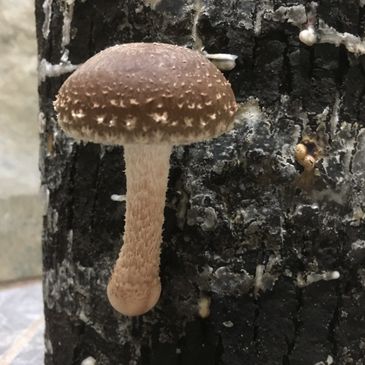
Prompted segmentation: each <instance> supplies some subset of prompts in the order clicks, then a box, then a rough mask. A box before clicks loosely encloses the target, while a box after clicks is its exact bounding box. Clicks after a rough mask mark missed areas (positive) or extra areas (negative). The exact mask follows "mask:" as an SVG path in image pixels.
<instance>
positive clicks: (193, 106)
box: [187, 103, 195, 109]
mask: <svg viewBox="0 0 365 365" xmlns="http://www.w3.org/2000/svg"><path fill="white" fill-rule="evenodd" d="M187 107H188V109H195V103H191V104H188V105H187Z"/></svg>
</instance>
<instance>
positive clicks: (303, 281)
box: [297, 271, 341, 288]
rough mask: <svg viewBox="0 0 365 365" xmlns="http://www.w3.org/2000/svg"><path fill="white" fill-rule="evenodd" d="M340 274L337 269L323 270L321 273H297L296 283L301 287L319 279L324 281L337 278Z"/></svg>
mask: <svg viewBox="0 0 365 365" xmlns="http://www.w3.org/2000/svg"><path fill="white" fill-rule="evenodd" d="M340 276H341V275H340V273H339V272H338V271H324V272H321V273H315V272H311V273H308V274H307V275H305V274H304V275H303V274H302V273H299V274H298V276H297V285H298V286H299V287H300V288H303V287H305V286H308V285H310V284H312V283H315V282H317V281H320V280H324V281H329V280H337V279H339V278H340Z"/></svg>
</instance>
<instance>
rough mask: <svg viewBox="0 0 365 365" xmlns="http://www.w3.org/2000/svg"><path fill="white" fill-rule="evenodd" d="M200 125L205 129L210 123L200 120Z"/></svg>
mask: <svg viewBox="0 0 365 365" xmlns="http://www.w3.org/2000/svg"><path fill="white" fill-rule="evenodd" d="M199 124H200V126H201V127H202V128H204V127H205V126H206V125H207V124H208V123H207V122H206V121H205V120H203V119H200V121H199Z"/></svg>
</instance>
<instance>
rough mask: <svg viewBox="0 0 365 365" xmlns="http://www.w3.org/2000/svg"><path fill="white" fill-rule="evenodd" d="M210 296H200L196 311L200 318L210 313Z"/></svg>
mask: <svg viewBox="0 0 365 365" xmlns="http://www.w3.org/2000/svg"><path fill="white" fill-rule="evenodd" d="M209 307H210V298H207V297H202V298H200V299H199V301H198V313H199V316H200V317H201V318H207V317H209V314H210V308H209Z"/></svg>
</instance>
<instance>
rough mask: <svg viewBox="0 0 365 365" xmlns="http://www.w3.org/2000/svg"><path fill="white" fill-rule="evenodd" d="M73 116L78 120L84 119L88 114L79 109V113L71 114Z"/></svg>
mask: <svg viewBox="0 0 365 365" xmlns="http://www.w3.org/2000/svg"><path fill="white" fill-rule="evenodd" d="M71 115H72V117H73V118H76V119H81V118H83V117H84V116H85V115H86V114H85V113H84V111H83V110H82V109H79V110H77V111H75V110H73V111H72V112H71Z"/></svg>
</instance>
